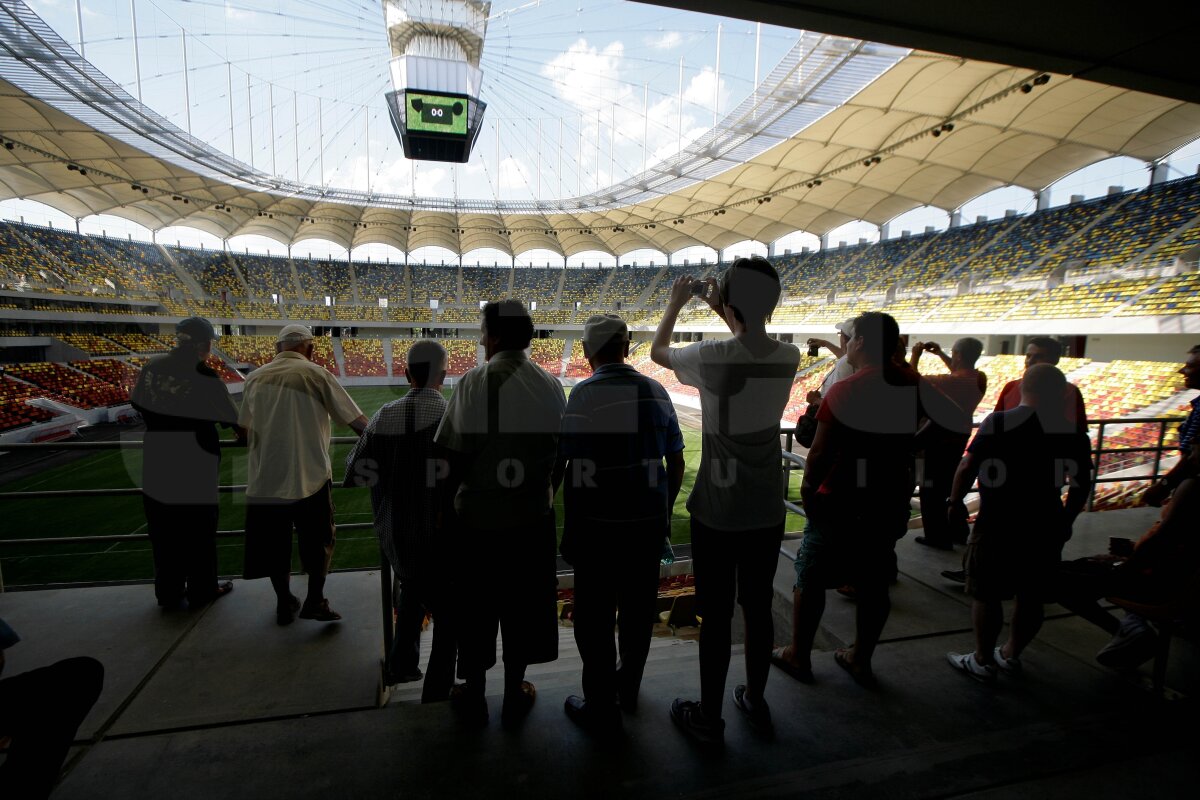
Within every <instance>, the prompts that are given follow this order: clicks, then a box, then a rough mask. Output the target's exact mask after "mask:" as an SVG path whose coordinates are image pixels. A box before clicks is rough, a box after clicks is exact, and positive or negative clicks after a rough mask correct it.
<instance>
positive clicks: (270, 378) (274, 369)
mask: <svg viewBox="0 0 1200 800" xmlns="http://www.w3.org/2000/svg"><path fill="white" fill-rule="evenodd" d="M275 350H276V355H275V358H273V359H272V360H271V361H270V362H268V363H266V364H264V365H263V366H261V367H259V368H258V369H256V370H255V371H254V372H252V373H250V375H249V377H247V378H246V387H245V389H244V390H243V392H242V410H241V415H240V417H239V420H238V421H239V423H240V424H241V425H242V427H244V428H246V429H247V430H248V431H249V432H250V455H249V459H248V460H247V465H246V472H247V475H246V561H245V574H244V577H246V578H247V579H249V578H264V577H268V578H270V579H271V585H272V587H274V589H275V595H276V598H277V601H278V602H277V604H276V607H275V621H276V622H278V623H279V624H280V625H287V624H289V623H290V622H291V621H292V620H293V619H294V618H295V616H296V612H297V611H299V612H300V618H301V619H315V620H319V621H322V622H332V621H334V620H338V619H341V615H339V614H338V613H337V612H335V611H334V610H333V609H331V608H330V607H329V601H328V600H326V599H325V593H324V592H325V576H326V574H327V573H328V571H329V561H330V558H331V557H332V556H333V543H334V533H335V529H334V524H333V498H332V494H331V489H332V484H331V480H332V477H333V472H332V470H331V467H330V463H329V427H330V425H329V422H330V417H332V418H333V419H334V420H336V421H337V422H338V423H340V424H342V425H349V426H350V427H351V428H352V429H353V430H354V432H355V433H356V434H359V435H361V434H362V432H363V430H364V429H365V428H366V427H367V418H366V417H365V416H363V413H362V411H361V410H359V408H358V406H357V405H355V403H354V401H353V400H352V399H351V398H350V395H348V394H346V390H345V389H343V388H342V387H341V385H340V384H338V382H337V379H336V378H335V377H334V376H333V375H331V374H330V373H329V371H328V370H326V369H324V368H323V367H320V366H318V365H316V364H314V363H313V362H312V360H311V359H312V353H313V334H312V331H311V330H309V329H308V328H307V327H306V326H304V325H285V326H284V328H283V330H281V331H280V332H279V336H278V337H277V338H276V339H275ZM293 526H295V528H296V534H297V539H298V542H299V550H300V564H301V566H302V567H303V569H304V571H305V572H307V573H308V596H307V598H306V599H305V601H304V604H303V606H302V605H301V604H300V600H299V599H298V598H297V597H296V596H295V595H293V594H292V593H291V590H290V589H289V586H288V582H289V576H290V574H291V564H292V527H293Z"/></svg>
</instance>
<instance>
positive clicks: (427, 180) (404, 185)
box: [326, 156, 462, 196]
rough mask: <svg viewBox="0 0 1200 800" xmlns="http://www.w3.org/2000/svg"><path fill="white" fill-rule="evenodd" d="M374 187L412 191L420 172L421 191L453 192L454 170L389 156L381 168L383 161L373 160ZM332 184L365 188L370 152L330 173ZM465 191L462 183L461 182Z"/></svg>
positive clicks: (392, 191) (402, 192)
mask: <svg viewBox="0 0 1200 800" xmlns="http://www.w3.org/2000/svg"><path fill="white" fill-rule="evenodd" d="M371 168H372V171H371V191H372V192H381V193H384V194H398V195H411V194H412V193H413V175H414V172H415V174H416V180H417V191H416V193H417V194H418V195H426V196H428V195H434V196H447V195H449V194H450V193H451V185H450V171H449V170H448V169H446V168H445V167H440V166H432V165H430V164H427V163H426V164H418V165H417V167H416V170H414V169H413V166H412V163H411V162H409V161H407V160H406V159H403V158H397V159H394V160H389V161H388V162H387V163H385V164H384V165H383V166H382V168H380V164H379V161H378V160H377V159H373V160H372V162H371ZM326 179H327V180H328V182H329V185H330V186H343V187H348V188H355V189H359V190H365V189H366V188H367V159H366V156H355V157H354V158H352V159H350V160H349V163H347V164H344V165H339V166H338V167H337V168H335V169H333V170H331V171H329V172H328V173H327V174H326ZM459 194H462V186H461V185H460V186H459Z"/></svg>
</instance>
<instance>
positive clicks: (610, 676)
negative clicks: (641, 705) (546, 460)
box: [555, 314, 684, 730]
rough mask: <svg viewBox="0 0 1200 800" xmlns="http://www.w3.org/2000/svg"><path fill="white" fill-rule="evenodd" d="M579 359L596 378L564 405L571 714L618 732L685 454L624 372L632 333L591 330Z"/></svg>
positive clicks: (645, 646)
mask: <svg viewBox="0 0 1200 800" xmlns="http://www.w3.org/2000/svg"><path fill="white" fill-rule="evenodd" d="M583 354H584V356H585V357H586V358H587V360H588V363H589V364H590V365H591V367H592V377H590V378H588V379H586V380H584V381H581V382H580V383H578V384H576V385H575V387H574V388H573V389H572V390H571V396H570V398H569V399H568V400H567V410H566V415H565V416H564V417H563V426H562V436H561V438H560V439H559V467H558V470H556V481H555V482H556V483H557V482H558V480H557V479H558V477H560V475H561V476H565V478H566V488H565V490H564V493H563V513H564V517H565V525H564V531H563V541H562V554H563V558H565V559H566V560H567V561H568V562H570V563H571V564H572V565H573V566H574V567H575V612H574V623H575V642H576V644H577V645H578V646H579V654H580V656H581V657H582V658H583V696H582V697H580V696H579V695H570V696H569V697H567V700H566V704H565V710H566V713H567V716H569V717H571V719H573V720H575V721H576V722H578V723H580V724H581V725H583V726H584V727H591V728H596V729H601V730H612V729H615V728H617V727H619V726H620V721H621V718H620V712H619V711H618V706H617V704H618V699H619V702H620V707H621V708H624V709H626V710H633V709H635V708H636V707H637V699H638V691H639V688H640V687H641V683H642V672H643V670H644V669H645V666H646V655H647V654H648V653H649V651H650V637H651V635H652V634H653V631H654V620H655V614H656V605H657V602H656V601H657V596H658V566H659V559H660V558H661V555H662V550H663V537H664V536H670V527H671V509H672V508H674V506H675V499H676V497H677V496H678V495H679V488H680V486H681V485H682V483H683V472H684V463H683V446H684V445H683V434H682V433H680V431H679V422H678V420H677V419H676V417H675V408H674V406H673V405H672V404H671V398H670V397H669V396H668V395H667V392H666V390H665V389H663V387H662V385H661V384H659V383H658V382H657V381H654V380H652V379H650V378H647V377H646V376H644V375H642V374H641V373H639V372H638V371H637V370H635V369H634V368H633V367H631V366H629V365H627V364H626V363H625V358H626V357H627V356H628V355H629V328H628V327H627V326H626V324H625V322H624V321H623V320H622V319H621V318H620V317H618V316H615V315H612V314H605V315H601V316H593V317H591V318H590V319H588V321H587V323H586V324H585V325H584V329H583ZM664 459H665V462H666V464H665V467H664ZM614 623H616V624H617V625H618V628H619V647H617V648H614V647H613V625H614ZM618 659H619V662H620V668H619V669H618V668H617V663H618Z"/></svg>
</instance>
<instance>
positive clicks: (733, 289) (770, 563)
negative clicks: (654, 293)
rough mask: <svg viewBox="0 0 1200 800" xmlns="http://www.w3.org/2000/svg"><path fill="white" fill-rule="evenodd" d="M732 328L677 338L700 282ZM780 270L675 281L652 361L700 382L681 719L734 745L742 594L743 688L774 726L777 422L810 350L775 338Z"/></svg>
mask: <svg viewBox="0 0 1200 800" xmlns="http://www.w3.org/2000/svg"><path fill="white" fill-rule="evenodd" d="M697 284H698V285H699V286H701V287H703V294H702V295H700V296H701V297H702V298H703V299H704V301H705V302H706V303H708V305H709V307H710V308H711V309H712V310H713V311H714V312H715V313H716V314H717V316H718V317H720V318H721V319H722V320H723V321H724V322H725V324H726V325H727V326H728V327H729V330H730V331H731V332H732V333H733V336H732V337H730V338H728V339H720V340H717V339H710V340H706V341H703V342H700V343H698V344H694V345H690V346H688V347H682V348H672V347H671V334H672V332H673V331H674V328H675V321H676V319H677V318H678V316H679V312H680V310H681V309H682V308H683V307H684V305H686V304H687V302H688V300H690V299H691V298H692V297H693V286H694V285H697ZM779 296H780V286H779V274H778V273H777V272H776V271H775V268H774V267H772V266H771V264H770V262H768V261H767V260H766V259H764V258H761V257H754V258H739V259H737V260H735V261H734V262H733V264H732V266H730V267H729V269H727V270H726V271H725V273H724V274H723V275H722V276H721V280H720V282H719V283H718V281H717V280H716V279H714V278H709V279H708V280H706V281H703V282H697V281H695V280H694V279H692V278H691V277H690V276H688V277H681V278H679V279H678V280H676V281H675V284H674V285H673V286H672V287H671V296H670V299H669V301H668V302H667V308H666V311H665V313H664V314H663V319H662V321H661V322H660V323H659V326H658V330H657V331H656V332H655V334H654V342H653V346H652V349H651V357H652V358H653V359H654V363H656V364H658V365H660V366H663V367H668V368H670V369H672V370H674V371H675V376H676V377H677V378H678V379H679V381H680V382H681V383H684V384H687V385H688V386H695V387H696V388H697V389H699V390H700V411H701V415H702V419H703V431H702V450H701V455H700V466H699V468H698V469H697V471H696V484H695V486H694V487H693V489H692V493H691V496H690V497H689V498H688V503H687V507H688V511H689V512H690V513H691V529H692V559H693V561H692V563H693V569H694V572H695V575H696V604H697V611H696V614H697V616H700V617H702V618H703V622H704V624H703V625H701V627H700V702H698V703H697V702H694V701H690V700H684V699H682V698H676V699H675V701H674V702H673V703H672V704H671V719H672V720H673V721H674V722H675V724H676V725H678V726H679V728H680V729H681V730H682V731H683V732H684V733H685V734H686V735H687V736H688V737H690V738H692V739H693V740H695V741H697V742H699V743H700V744H703V745H721V744H723V743H724V736H725V720H724V719H723V717H722V711H721V705H722V701H723V699H724V694H725V678H726V675H727V674H728V672H729V657H730V642H731V625H732V621H733V610H734V601H735V599H736V601H737V602H738V603H740V604H741V606H742V617H743V619H744V620H745V626H746V651H745V655H746V683H745V685H738V686H736V687H734V690H733V700H734V704H735V705H736V706H737V708H738V709H739V710H740V711H741V712H742V713H743V714H744V715H745V716H746V718H747V721H748V722H749V724H750V725H751V726H753V727H755V728H756V729H758V730H762V731H770V730H772V723H771V713H770V709H769V708H768V707H767V702H766V700H765V699H764V698H763V692H764V690H765V689H766V686H767V674H768V673H769V672H770V669H771V643H772V638H773V636H772V633H773V631H772V622H771V599H772V597H773V595H774V592H773V589H772V587H771V582H772V579H773V578H774V576H775V569H776V566H777V565H778V562H779V543H780V541H781V540H782V538H783V527H784V517H785V513H786V512H785V509H784V505H783V497H784V492H783V489H784V473H783V467H782V458H781V457H780V443H779V422H780V420H781V419H782V418H783V412H784V409H785V408H786V407H787V401H788V396H789V395H790V393H791V390H792V381H793V379H794V378H795V375H796V367H797V366H798V365H799V363H800V351H799V350H798V349H797V348H796V347H794V346H793V345H790V344H785V343H783V342H780V341H777V340H775V339H772V338H771V337H770V336H768V335H767V321H768V319H769V318H770V316H771V313H772V312H773V311H774V310H775V306H776V305H777V304H778V302H779Z"/></svg>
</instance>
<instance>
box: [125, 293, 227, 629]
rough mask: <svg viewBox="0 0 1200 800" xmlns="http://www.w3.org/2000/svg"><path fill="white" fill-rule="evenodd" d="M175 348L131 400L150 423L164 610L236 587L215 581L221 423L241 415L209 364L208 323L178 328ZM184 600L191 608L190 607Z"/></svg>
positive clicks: (145, 465)
mask: <svg viewBox="0 0 1200 800" xmlns="http://www.w3.org/2000/svg"><path fill="white" fill-rule="evenodd" d="M175 338H176V345H175V348H174V349H172V350H171V352H169V353H167V354H166V355H164V356H159V357H158V358H155V359H153V360H151V362H150V363H149V364H147V365H146V366H145V368H143V369H142V373H141V375H140V376H139V377H138V382H137V385H136V386H134V388H133V393H132V396H131V399H132V402H133V407H134V408H136V409H137V410H138V411H139V412H141V415H142V418H143V419H144V420H145V422H146V436H145V445H144V449H143V462H142V487H143V494H142V505H143V508H144V509H145V512H146V525H147V527H148V528H149V532H150V544H151V547H152V548H153V551H154V594H155V596H156V597H157V598H158V604H159V605H160V606H162V607H163V608H166V609H181V608H185V607H186V606H191V607H193V608H194V607H197V606H200V605H203V604H204V603H207V602H209V601H211V600H213V599H215V598H217V597H220V596H222V595H224V594H227V593H228V592H230V591H231V590H232V589H233V584H232V583H229V582H225V583H221V584H218V583H217V545H216V533H217V483H218V478H219V471H220V466H221V450H220V446H219V445H218V437H217V428H216V426H217V425H218V424H220V425H224V426H226V427H229V428H233V429H234V430H235V432H236V433H237V437H238V440H239V441H245V432H244V431H243V430H242V429H241V428H239V427H238V426H237V409H236V408H235V407H234V405H233V401H232V400H231V399H230V397H229V391H228V390H227V389H226V388H225V384H224V383H222V382H221V379H220V378H219V377H218V376H217V373H216V372H214V371H213V370H212V369H211V368H210V367H208V366H207V365H206V364H205V363H204V361H205V359H206V358H207V357H208V355H209V353H211V352H212V342H213V339H215V338H216V333H215V332H214V331H213V327H212V325H211V324H209V322H208V320H205V319H201V318H200V317H189V318H187V319H185V320H182V321H180V323H179V324H178V325H176V326H175ZM185 601H186V606H185Z"/></svg>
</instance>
